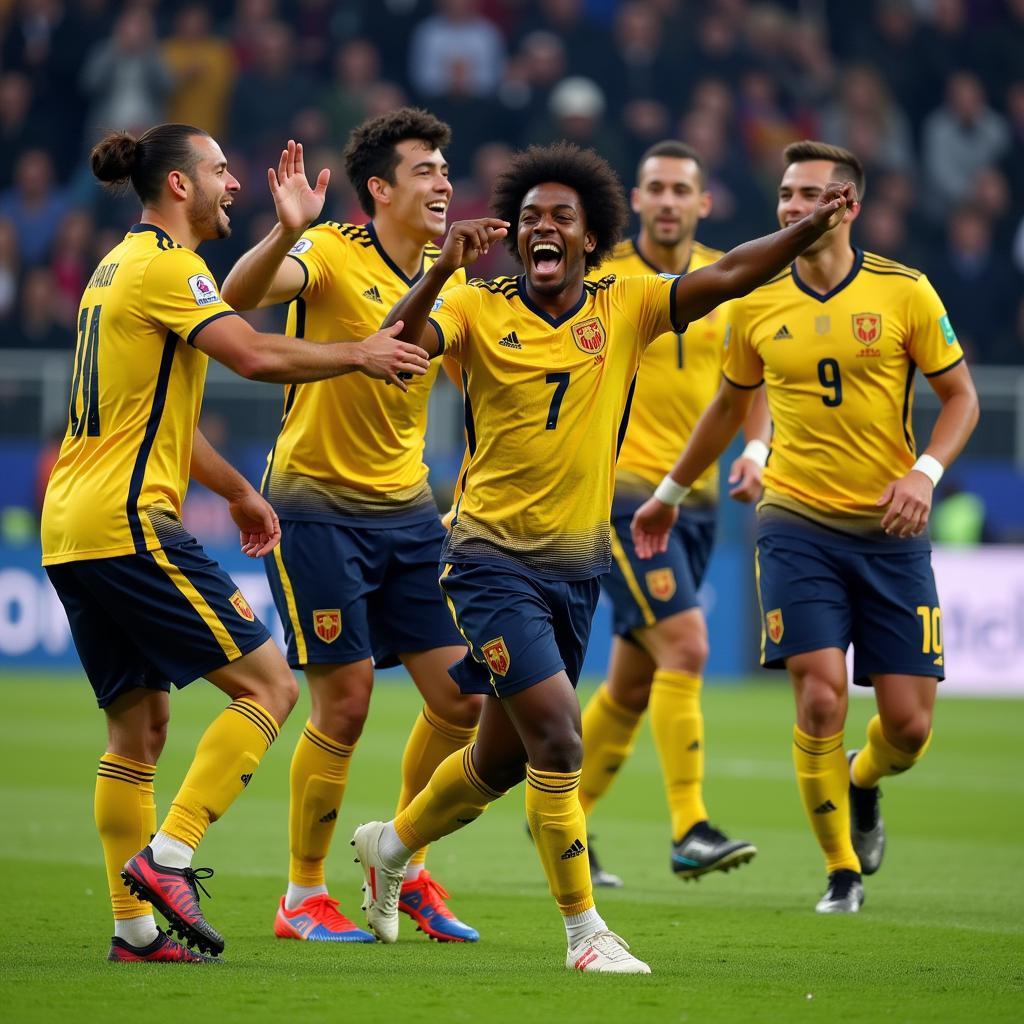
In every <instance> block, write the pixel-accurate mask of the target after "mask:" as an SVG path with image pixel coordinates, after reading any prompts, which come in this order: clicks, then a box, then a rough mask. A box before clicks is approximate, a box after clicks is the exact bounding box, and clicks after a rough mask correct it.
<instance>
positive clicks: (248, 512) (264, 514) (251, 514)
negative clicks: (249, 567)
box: [228, 490, 281, 558]
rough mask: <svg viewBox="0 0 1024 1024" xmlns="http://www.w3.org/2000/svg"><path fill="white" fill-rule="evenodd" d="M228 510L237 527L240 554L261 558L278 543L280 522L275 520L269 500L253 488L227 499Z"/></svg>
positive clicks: (274, 513) (275, 514)
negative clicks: (229, 499) (239, 495)
mask: <svg viewBox="0 0 1024 1024" xmlns="http://www.w3.org/2000/svg"><path fill="white" fill-rule="evenodd" d="M228 511H229V512H230V513H231V518H232V519H233V520H234V521H235V526H237V527H238V539H239V543H240V544H241V547H242V554H244V555H248V556H249V557H250V558H262V557H263V556H264V555H266V554H269V553H270V552H271V551H273V550H274V548H276V547H277V545H278V544H279V543H280V540H281V524H280V523H279V522H278V521H277V513H276V512H275V511H274V510H273V508H272V507H271V505H270V502H268V501H267V500H266V498H264V497H263V495H261V494H259V493H257V492H256V491H255V490H249V491H247V492H246V493H245V494H244V495H243V496H242V497H240V498H235V499H234V500H233V501H229V502H228Z"/></svg>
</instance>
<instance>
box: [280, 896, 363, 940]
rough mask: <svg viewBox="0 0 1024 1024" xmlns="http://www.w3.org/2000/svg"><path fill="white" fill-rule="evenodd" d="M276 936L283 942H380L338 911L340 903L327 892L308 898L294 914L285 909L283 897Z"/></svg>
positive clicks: (282, 898)
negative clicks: (286, 940)
mask: <svg viewBox="0 0 1024 1024" xmlns="http://www.w3.org/2000/svg"><path fill="white" fill-rule="evenodd" d="M274 934H275V935H276V936H277V937H278V938H279V939H305V940H306V941H307V942H376V941H377V940H376V939H375V938H374V937H373V936H372V935H371V934H370V933H369V932H364V931H363V930H362V929H361V928H357V927H356V926H355V925H354V924H353V923H352V922H351V921H350V920H349V919H348V918H347V917H346V916H345V915H344V914H343V913H342V912H341V911H340V910H338V901H337V900H332V899H331V897H330V896H328V895H327V893H325V892H321V893H317V895H316V896H307V897H306V899H304V900H303V901H302V902H301V903H300V904H299V905H298V906H297V907H296V908H295V909H294V910H288V909H287V908H286V907H285V905H284V897H283V896H282V897H281V903H280V904H279V905H278V908H277V916H276V917H275V918H274Z"/></svg>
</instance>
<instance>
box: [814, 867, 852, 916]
mask: <svg viewBox="0 0 1024 1024" xmlns="http://www.w3.org/2000/svg"><path fill="white" fill-rule="evenodd" d="M863 905H864V885H863V883H862V882H861V880H860V873H859V872H857V871H850V870H848V869H846V868H842V869H840V870H839V871H833V872H832V874H831V875H829V876H828V888H827V889H826V890H825V895H824V896H822V897H821V899H820V900H818V903H817V905H816V906H815V908H814V909H815V910H816V911H817V912H818V913H819V914H856V913H857V911H858V910H860V908H861V907H862V906H863Z"/></svg>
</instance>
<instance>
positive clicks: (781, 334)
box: [772, 324, 793, 341]
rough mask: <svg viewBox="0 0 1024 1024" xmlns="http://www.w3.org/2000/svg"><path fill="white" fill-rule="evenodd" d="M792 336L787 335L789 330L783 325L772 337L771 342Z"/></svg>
mask: <svg viewBox="0 0 1024 1024" xmlns="http://www.w3.org/2000/svg"><path fill="white" fill-rule="evenodd" d="M792 337H793V335H792V334H790V333H789V328H788V327H787V326H786V325H785V324H783V325H782V326H781V327H780V328H779V329H778V330H777V331H776V332H775V334H774V336H773V337H772V341H780V340H782V339H785V338H792Z"/></svg>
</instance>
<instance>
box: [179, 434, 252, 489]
mask: <svg viewBox="0 0 1024 1024" xmlns="http://www.w3.org/2000/svg"><path fill="white" fill-rule="evenodd" d="M189 476H190V477H191V478H192V479H193V480H195V481H196V483H200V484H202V485H203V486H204V487H206V488H208V489H209V490H211V491H213V493H214V494H219V495H220V496H221V497H222V498H224V499H225V500H226V501H234V500H236V499H237V498H240V497H241V496H242V495H244V494H246V493H248V492H249V491H251V490H252V489H253V487H252V484H250V483H249V481H248V480H246V479H245V477H244V476H242V474H241V473H239V472H238V470H237V469H235V467H234V466H232V465H231V463H230V462H228V460H227V459H225V458H224V456H223V455H221V454H220V453H219V452H218V451H217V450H216V448H214V447H213V445H212V444H210V442H209V441H208V440H207V439H206V437H205V435H204V434H203V432H202V431H201V430H199V428H198V427H197V428H196V432H195V434H194V436H193V439H192V463H191V466H190V468H189Z"/></svg>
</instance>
